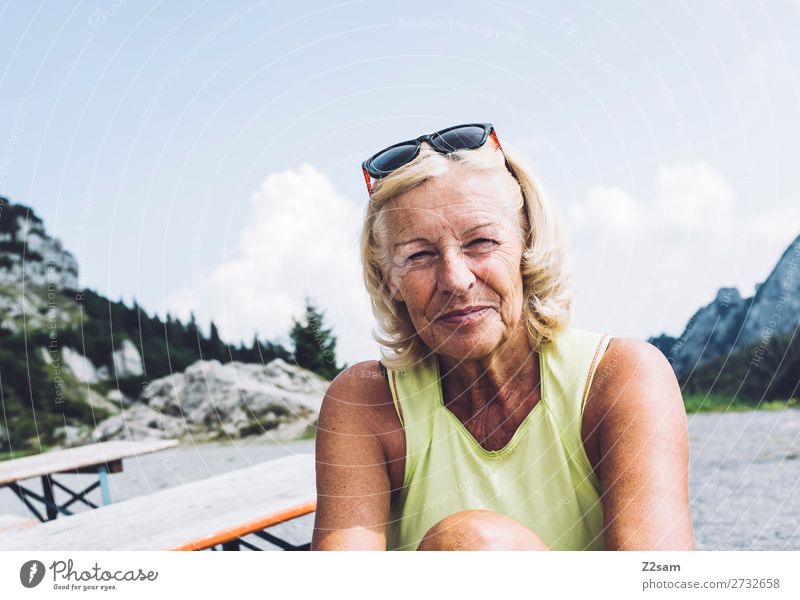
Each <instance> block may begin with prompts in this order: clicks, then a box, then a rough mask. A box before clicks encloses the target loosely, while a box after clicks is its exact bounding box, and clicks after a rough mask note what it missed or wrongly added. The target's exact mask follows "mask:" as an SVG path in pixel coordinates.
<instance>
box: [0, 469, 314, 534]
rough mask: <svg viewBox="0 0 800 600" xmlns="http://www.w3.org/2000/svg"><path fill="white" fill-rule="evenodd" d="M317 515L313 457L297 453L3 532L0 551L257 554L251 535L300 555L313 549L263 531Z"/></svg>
mask: <svg viewBox="0 0 800 600" xmlns="http://www.w3.org/2000/svg"><path fill="white" fill-rule="evenodd" d="M315 509H316V483H315V474H314V455H313V454H293V455H290V456H285V457H283V458H278V459H275V460H270V461H267V462H264V463H260V464H258V465H255V466H252V467H247V468H244V469H238V470H236V471H231V472H228V473H224V474H222V475H216V476H214V477H209V478H207V479H201V480H199V481H193V482H191V483H187V484H185V485H180V486H176V487H173V488H167V489H164V490H161V491H158V492H154V493H152V494H147V495H144V496H139V497H136V498H132V499H130V500H124V501H122V502H117V503H115V504H111V505H109V506H103V507H101V508H98V509H97V510H91V511H86V512H83V513H81V514H78V515H74V516H71V517H68V518H66V519H57V520H55V521H50V522H48V523H44V524H42V525H36V526H35V527H29V528H25V529H20V528H16V529H12V530H7V531H0V550H203V549H206V548H212V547H214V546H217V545H220V544H221V545H222V547H223V549H226V550H238V549H239V547H240V546H244V547H248V548H252V549H254V550H258V549H259V548H257V547H255V546H253V545H252V544H249V543H248V542H246V541H244V540H242V539H241V538H242V537H243V536H245V535H248V534H255V535H257V536H258V537H260V538H262V539H265V540H267V541H269V542H271V543H274V544H276V545H278V546H279V547H281V548H283V549H285V550H301V549H307V548H308V544H304V545H302V546H294V545H292V544H289V543H288V542H285V541H284V540H281V539H279V538H277V537H275V536H274V535H272V534H269V533H267V532H264V531H262V530H263V529H264V528H266V527H270V526H272V525H277V524H279V523H283V522H286V521H288V520H290V519H294V518H296V517H299V516H302V515H306V514H309V513H312V512H314V510H315ZM309 538H310V536H309Z"/></svg>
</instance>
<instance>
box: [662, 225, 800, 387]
mask: <svg viewBox="0 0 800 600" xmlns="http://www.w3.org/2000/svg"><path fill="white" fill-rule="evenodd" d="M798 324H800V236H798V237H797V238H796V239H795V240H794V242H792V243H791V244H790V245H789V247H788V248H787V249H786V250H785V252H784V253H783V255H782V256H781V258H780V260H778V262H777V264H776V265H775V267H774V269H773V270H772V272H771V273H770V275H769V277H767V279H766V280H765V281H764V282H763V283H761V284H758V285H757V286H756V292H755V294H754V295H753V296H751V297H749V298H742V297H741V295H740V293H739V291H738V290H737V289H736V288H733V287H726V288H721V289H720V290H719V291H718V292H717V295H716V297H715V298H714V300H713V301H712V302H710V303H709V304H707V305H706V306H704V307H702V308H700V309H699V310H698V311H697V312H696V313H695V314H694V315H693V316H692V317H691V319H689V322H688V324H687V325H686V327H685V329H684V331H683V333H682V334H681V336H680V337H678V338H674V337H671V336H668V335H660V336H658V337H654V338H650V339H649V340H648V341H649V342H650V343H652V344H653V345H655V346H656V347H658V348H659V349H660V350H661V351H662V352H663V353H664V355H665V356H666V357H667V359H668V360H669V361H670V363H671V364H672V367H673V369H674V371H675V375H676V376H677V378H678V380H679V381H680V382H681V384H682V385H684V386H685V387H686V389H689V390H691V391H703V392H708V391H709V386H714V388H715V390H716V391H718V392H724V393H728V394H740V395H743V396H745V397H749V398H750V399H751V400H752V401H754V402H755V401H760V400H763V399H765V398H770V397H782V398H784V399H785V398H789V397H790V395H795V394H796V392H797V379H798V377H800V363H796V362H794V361H795V360H796V359H795V354H796V352H797V347H798V346H800V336H798V335H797V329H798ZM787 394H789V395H787Z"/></svg>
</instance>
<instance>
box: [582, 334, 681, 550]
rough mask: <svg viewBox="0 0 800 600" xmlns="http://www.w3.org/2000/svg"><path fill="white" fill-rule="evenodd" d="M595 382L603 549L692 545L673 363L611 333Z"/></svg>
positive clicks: (678, 394) (653, 349)
mask: <svg viewBox="0 0 800 600" xmlns="http://www.w3.org/2000/svg"><path fill="white" fill-rule="evenodd" d="M600 374H602V376H601V375H600ZM595 383H596V384H597V387H596V389H595ZM595 383H593V385H592V393H591V402H593V403H595V405H594V406H595V408H594V409H593V410H597V411H599V412H598V413H597V414H599V415H600V421H599V426H598V447H599V465H598V466H599V479H600V484H601V486H602V493H603V497H602V502H603V513H604V527H605V529H604V539H605V546H606V548H607V549H609V550H694V539H693V531H692V521H691V512H690V508H689V487H688V464H689V437H688V430H687V423H686V410H685V408H684V405H683V398H682V396H681V391H680V387H679V385H678V382H677V380H676V378H675V374H674V372H673V371H672V367H671V366H670V364H669V362H668V361H667V359H666V357H664V355H663V354H662V353H661V351H659V350H658V349H657V348H656V347H655V346H653V345H651V344H649V343H647V342H642V341H639V340H634V339H627V338H615V339H614V340H613V341H612V343H611V345H609V347H608V349H607V350H606V353H605V355H604V356H603V359H602V360H601V361H600V364H599V365H598V369H597V371H596V375H595ZM588 402H589V401H588V400H587V407H588Z"/></svg>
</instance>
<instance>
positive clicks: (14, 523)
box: [0, 515, 39, 530]
mask: <svg viewBox="0 0 800 600" xmlns="http://www.w3.org/2000/svg"><path fill="white" fill-rule="evenodd" d="M38 522H39V519H31V518H30V517H18V516H17V515H0V530H2V529H11V528H12V527H30V526H31V525H36V524H37V523H38Z"/></svg>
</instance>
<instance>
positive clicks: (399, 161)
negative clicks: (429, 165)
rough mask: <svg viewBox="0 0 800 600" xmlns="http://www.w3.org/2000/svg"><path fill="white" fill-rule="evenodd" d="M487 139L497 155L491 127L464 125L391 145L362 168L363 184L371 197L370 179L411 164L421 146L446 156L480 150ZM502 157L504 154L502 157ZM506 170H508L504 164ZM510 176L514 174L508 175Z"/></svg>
mask: <svg viewBox="0 0 800 600" xmlns="http://www.w3.org/2000/svg"><path fill="white" fill-rule="evenodd" d="M489 138H491V139H492V141H493V142H494V143H495V144H496V145H497V147H498V148H499V149H500V151H501V152H502V151H503V148H502V146H500V141H499V140H498V139H497V132H495V130H494V126H493V125H492V124H491V123H467V124H465V125H454V126H453V127H447V128H446V129H442V130H440V131H436V132H434V133H428V134H426V135H421V136H419V137H418V138H417V139H415V140H407V141H405V142H399V143H397V144H393V145H391V146H389V147H388V148H384V149H383V150H381V151H380V152H378V153H377V154H373V155H372V156H371V157H369V158H368V159H367V160H365V161H364V162H363V163H362V164H361V170H362V171H363V173H364V180H365V181H366V182H367V191H368V192H369V193H370V194H372V180H371V179H370V178H372V179H380V178H381V177H386V176H387V175H389V174H390V173H392V172H393V171H395V170H397V169H399V168H400V167H402V166H403V165H406V164H408V163H410V162H411V161H412V160H414V159H415V158H416V157H417V155H419V148H420V144H422V142H427V143H428V145H429V146H430V147H431V148H433V149H434V150H436V151H437V152H441V153H442V154H449V153H450V152H455V151H456V150H474V149H475V148H480V147H481V146H483V145H484V144H485V143H486V140H488V139H489ZM503 156H504V157H505V153H504V154H503ZM506 167H508V169H509V171H511V168H510V167H509V165H508V160H506ZM511 172H512V173H513V171H511Z"/></svg>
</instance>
